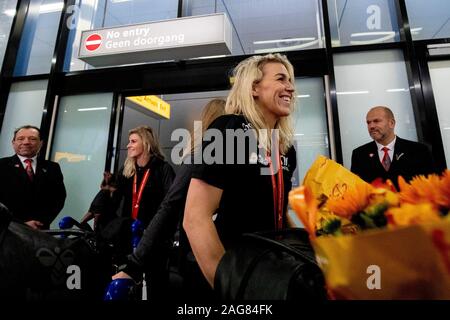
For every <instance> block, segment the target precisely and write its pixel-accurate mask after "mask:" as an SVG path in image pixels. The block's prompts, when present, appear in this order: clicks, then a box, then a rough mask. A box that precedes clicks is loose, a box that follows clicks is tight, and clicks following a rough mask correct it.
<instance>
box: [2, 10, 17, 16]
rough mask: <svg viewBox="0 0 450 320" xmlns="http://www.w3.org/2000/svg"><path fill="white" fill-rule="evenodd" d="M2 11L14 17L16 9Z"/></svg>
mask: <svg viewBox="0 0 450 320" xmlns="http://www.w3.org/2000/svg"><path fill="white" fill-rule="evenodd" d="M3 13H4V14H6V15H7V16H10V17H14V16H15V14H16V9H8V10H5V11H3Z"/></svg>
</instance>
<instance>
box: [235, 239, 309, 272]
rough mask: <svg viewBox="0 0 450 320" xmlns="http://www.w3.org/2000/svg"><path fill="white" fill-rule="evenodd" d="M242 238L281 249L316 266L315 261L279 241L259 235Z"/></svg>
mask: <svg viewBox="0 0 450 320" xmlns="http://www.w3.org/2000/svg"><path fill="white" fill-rule="evenodd" d="M243 236H245V237H248V238H251V239H254V240H258V241H261V242H265V243H267V244H270V245H271V246H273V247H277V248H281V249H283V250H285V251H287V252H289V253H291V254H292V255H294V256H296V257H299V258H301V259H304V260H306V261H308V262H310V263H312V264H314V265H318V264H317V261H316V260H315V259H311V257H309V256H308V255H306V254H305V253H303V252H301V251H300V250H298V249H297V248H295V247H293V246H290V245H287V244H285V243H283V242H281V241H276V240H273V239H270V238H267V237H265V236H263V235H260V234H255V233H245V234H244V235H243Z"/></svg>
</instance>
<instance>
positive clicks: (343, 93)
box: [336, 91, 369, 95]
mask: <svg viewBox="0 0 450 320" xmlns="http://www.w3.org/2000/svg"><path fill="white" fill-rule="evenodd" d="M366 93H369V91H341V92H336V94H337V95H347V94H366Z"/></svg>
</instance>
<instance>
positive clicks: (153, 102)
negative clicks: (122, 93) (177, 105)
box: [127, 96, 170, 119]
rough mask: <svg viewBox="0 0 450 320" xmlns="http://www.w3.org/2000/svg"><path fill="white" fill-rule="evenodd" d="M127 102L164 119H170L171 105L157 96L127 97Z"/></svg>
mask: <svg viewBox="0 0 450 320" xmlns="http://www.w3.org/2000/svg"><path fill="white" fill-rule="evenodd" d="M127 100H129V101H132V102H134V103H135V104H138V105H139V106H141V107H144V108H145V109H147V110H150V111H152V112H154V113H156V114H157V115H159V116H161V117H163V118H166V119H170V104H169V103H167V102H165V101H164V100H162V99H160V98H158V97H157V96H134V97H127Z"/></svg>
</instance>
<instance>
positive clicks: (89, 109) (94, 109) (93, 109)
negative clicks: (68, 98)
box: [78, 107, 108, 111]
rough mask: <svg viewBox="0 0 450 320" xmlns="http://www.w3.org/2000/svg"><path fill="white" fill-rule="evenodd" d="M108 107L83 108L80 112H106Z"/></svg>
mask: <svg viewBox="0 0 450 320" xmlns="http://www.w3.org/2000/svg"><path fill="white" fill-rule="evenodd" d="M106 109H108V108H107V107H98V108H81V109H78V111H97V110H106Z"/></svg>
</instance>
